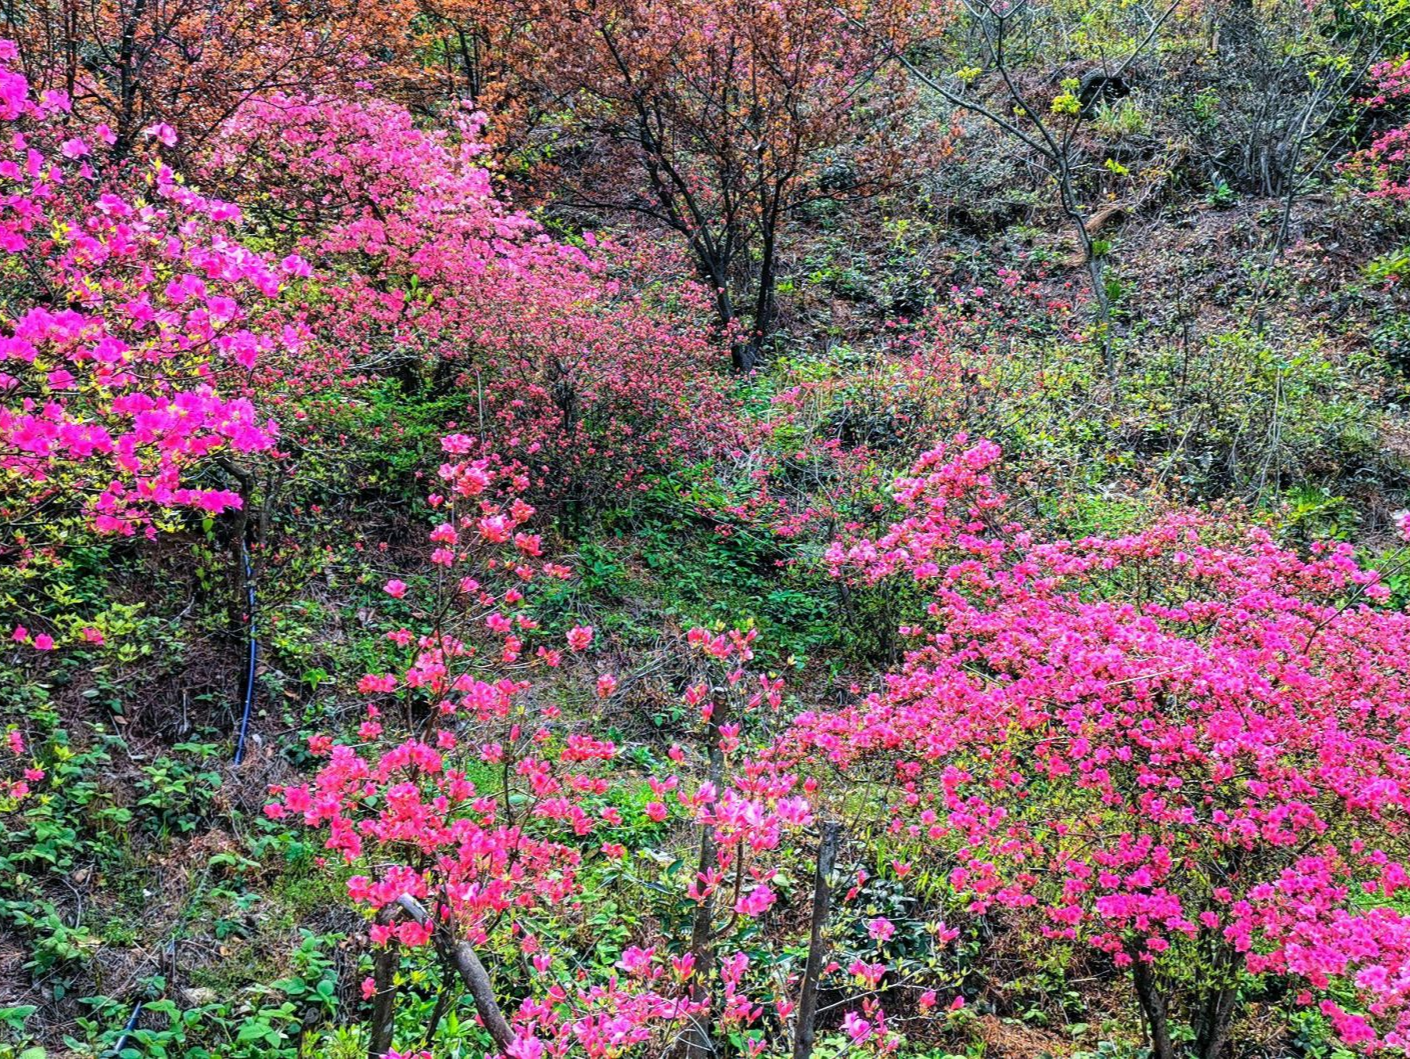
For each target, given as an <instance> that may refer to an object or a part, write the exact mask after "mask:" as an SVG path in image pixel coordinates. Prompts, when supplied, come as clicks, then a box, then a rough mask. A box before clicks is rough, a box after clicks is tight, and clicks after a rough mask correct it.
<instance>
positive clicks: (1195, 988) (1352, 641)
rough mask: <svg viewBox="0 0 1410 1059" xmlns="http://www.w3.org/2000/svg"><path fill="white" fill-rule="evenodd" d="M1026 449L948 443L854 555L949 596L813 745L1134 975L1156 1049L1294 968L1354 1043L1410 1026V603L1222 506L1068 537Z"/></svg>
mask: <svg viewBox="0 0 1410 1059" xmlns="http://www.w3.org/2000/svg"><path fill="white" fill-rule="evenodd" d="M998 458H999V452H998V448H997V446H994V445H993V444H991V443H984V442H981V443H978V444H975V445H967V444H966V443H965V442H964V440H963V439H961V440H960V442H959V443H957V445H956V446H955V447H954V448H948V447H942V448H939V449H936V450H934V451H932V452H930V453H927V454H926V455H925V456H923V457H922V458H921V459H920V460H919V461H918V462H917V463H916V465H915V467H914V468H913V470H912V474H911V476H910V477H908V478H904V479H902V480H900V481H898V482H897V484H896V492H895V497H896V501H897V503H898V504H899V506H900V515H901V517H900V519H899V521H897V522H895V523H894V524H893V525H892V526H891V528H890V529H889V530H888V531H887V532H886V533H884V534H881V535H879V536H877V537H875V538H857V539H851V540H845V541H841V542H839V543H838V544H837V545H836V546H835V547H834V548H833V550H832V552H831V553H830V556H829V558H830V561H831V562H832V563H833V565H834V568H835V571H836V574H837V576H839V577H843V578H847V579H850V580H853V581H856V582H868V581H875V580H878V579H887V578H901V579H905V580H909V581H914V582H915V583H916V584H917V585H918V586H921V587H922V588H923V589H924V590H925V593H926V595H928V597H929V602H928V604H926V606H925V609H924V612H923V613H917V614H916V615H915V617H914V619H913V624H911V625H910V626H909V627H907V628H904V629H903V630H902V632H903V635H905V636H906V637H908V638H909V641H910V648H909V650H908V651H907V653H906V657H905V664H904V666H903V667H902V668H901V670H900V671H899V672H896V673H894V674H892V675H890V676H888V677H887V679H886V685H885V688H884V689H883V690H881V691H879V692H877V693H875V694H873V695H871V696H869V697H867V698H866V699H865V700H864V701H863V702H861V703H859V704H857V705H855V706H853V707H849V708H846V709H842V710H838V711H813V712H810V713H806V714H804V715H802V716H801V717H800V718H799V719H798V721H797V724H796V727H795V730H794V733H793V735H792V739H793V740H794V741H795V742H796V745H797V747H798V748H799V751H800V752H801V753H802V754H804V755H805V756H807V755H820V756H823V757H825V758H826V760H827V761H828V762H829V763H830V764H831V765H832V766H834V767H836V768H840V769H843V770H846V771H849V772H853V771H855V772H857V773H858V774H859V775H867V774H874V775H876V776H877V777H878V778H881V777H886V778H888V779H889V780H890V781H891V783H892V784H894V786H895V790H896V794H895V795H894V796H892V797H888V798H887V799H886V803H885V805H884V811H885V814H886V819H887V820H888V821H889V828H890V830H891V831H892V832H893V833H894V835H895V840H896V841H897V842H901V843H904V844H906V846H907V847H909V848H912V849H914V850H915V852H916V854H917V855H918V856H925V857H934V858H936V859H937V861H938V862H939V863H942V864H945V865H947V866H948V867H947V870H948V874H949V884H950V886H951V887H952V888H953V889H954V890H955V891H956V892H957V893H958V894H959V895H962V896H963V897H964V899H965V900H966V901H967V902H968V906H969V909H970V911H971V912H972V913H974V914H985V913H1004V912H1006V911H1007V912H1011V913H1013V914H1018V913H1025V914H1026V913H1030V912H1031V913H1034V914H1037V915H1039V916H1040V921H1041V924H1042V928H1041V929H1042V931H1043V933H1044V934H1045V935H1047V936H1049V937H1052V938H1055V939H1068V940H1072V941H1077V942H1082V943H1086V944H1088V945H1091V946H1093V947H1095V948H1096V949H1099V950H1101V951H1102V952H1105V953H1107V954H1109V956H1110V957H1111V959H1112V960H1113V962H1114V963H1115V965H1116V966H1117V967H1119V968H1126V969H1127V970H1128V971H1129V973H1130V975H1131V979H1132V982H1133V984H1134V987H1135V992H1136V995H1137V999H1138V1000H1139V1002H1140V1004H1141V1007H1142V1008H1143V1010H1144V1012H1145V1015H1146V1018H1147V1022H1148V1025H1149V1027H1150V1032H1151V1038H1152V1045H1153V1048H1154V1049H1155V1052H1156V1054H1157V1055H1160V1056H1171V1055H1174V1054H1176V1052H1175V1045H1174V1043H1173V1041H1174V1040H1175V1039H1177V1037H1178V1032H1177V1030H1176V1026H1177V1025H1178V1024H1179V1023H1181V1022H1184V1024H1185V1025H1187V1026H1189V1027H1190V1028H1191V1032H1192V1033H1193V1035H1194V1039H1195V1041H1196V1045H1197V1047H1198V1049H1199V1051H1200V1054H1201V1055H1203V1056H1205V1057H1207V1059H1214V1057H1217V1056H1218V1055H1221V1054H1223V1053H1224V1052H1225V1051H1226V1049H1227V1047H1228V1043H1229V1034H1230V1029H1231V1024H1232V1022H1233V1020H1234V1018H1235V1017H1236V1016H1237V1015H1238V1014H1239V1012H1240V1009H1241V1005H1242V1004H1243V1003H1244V1002H1245V998H1246V997H1247V996H1248V995H1249V993H1248V992H1247V984H1248V983H1250V982H1264V983H1270V982H1272V981H1275V980H1276V981H1279V982H1285V983H1287V984H1288V987H1289V988H1292V989H1293V990H1294V991H1300V992H1298V1000H1299V1002H1301V1003H1304V1004H1312V1003H1320V1005H1321V1007H1322V1010H1323V1012H1324V1013H1325V1014H1326V1015H1327V1016H1328V1017H1329V1018H1330V1019H1331V1020H1332V1022H1333V1024H1334V1025H1335V1027H1336V1029H1337V1030H1338V1032H1339V1033H1340V1034H1341V1035H1342V1036H1343V1037H1344V1038H1345V1039H1346V1040H1348V1041H1349V1042H1352V1043H1355V1044H1358V1045H1371V1046H1374V1045H1376V1044H1383V1045H1387V1046H1394V1047H1399V1046H1401V1045H1403V1044H1404V1043H1405V1041H1406V1037H1405V1034H1406V1032H1407V1029H1410V1013H1407V1011H1406V1009H1405V1008H1404V1005H1403V999H1404V995H1405V994H1404V981H1405V979H1404V978H1403V974H1404V962H1403V957H1402V953H1401V947H1400V945H1401V943H1400V941H1399V939H1400V937H1401V936H1402V935H1403V933H1404V930H1405V927H1404V920H1403V919H1402V917H1401V915H1400V913H1399V912H1397V911H1395V909H1394V906H1393V901H1394V899H1395V898H1396V897H1397V895H1399V894H1400V893H1401V891H1402V890H1403V889H1404V887H1405V885H1406V881H1407V878H1410V877H1407V875H1406V868H1405V864H1406V849H1405V835H1406V832H1405V825H1406V821H1407V810H1410V803H1407V801H1406V795H1405V791H1404V789H1403V788H1404V777H1405V775H1406V769H1407V767H1410V754H1407V751H1406V749H1405V746H1404V741H1403V732H1404V727H1405V723H1406V712H1407V709H1410V654H1407V650H1406V645H1407V643H1410V640H1407V633H1410V625H1407V622H1410V619H1407V617H1406V616H1405V615H1404V614H1400V613H1395V612H1390V611H1387V610H1384V609H1381V608H1380V607H1378V606H1377V602H1378V601H1379V600H1381V599H1383V598H1384V597H1385V596H1386V594H1387V590H1386V589H1385V588H1384V586H1382V585H1381V584H1380V581H1379V578H1378V575H1377V574H1376V573H1375V572H1374V571H1371V570H1366V569H1363V568H1361V567H1360V566H1358V565H1357V563H1356V562H1355V561H1354V559H1353V558H1352V555H1351V549H1350V548H1349V547H1348V546H1345V545H1334V546H1325V547H1319V548H1317V549H1315V550H1314V554H1313V555H1312V556H1311V557H1308V558H1304V557H1301V556H1298V555H1296V554H1294V553H1292V552H1290V551H1288V550H1286V549H1284V548H1281V547H1279V546H1278V545H1277V544H1275V543H1274V542H1273V541H1272V540H1271V539H1270V538H1269V537H1268V535H1267V534H1266V533H1263V532H1261V531H1250V532H1248V533H1246V534H1240V533H1237V532H1220V531H1219V530H1218V528H1217V527H1215V526H1213V525H1211V524H1210V523H1208V522H1207V521H1205V520H1203V519H1201V518H1199V517H1197V516H1193V515H1175V516H1172V517H1169V518H1167V519H1165V520H1163V521H1160V522H1158V523H1156V524H1155V525H1153V526H1151V527H1150V528H1148V529H1146V530H1144V531H1142V532H1139V533H1136V534H1133V535H1131V536H1127V537H1120V538H1114V539H1106V538H1089V539H1084V540H1077V541H1053V542H1046V541H1042V540H1040V539H1038V538H1037V537H1036V535H1035V534H1033V533H1031V532H1028V531H1025V530H1023V529H1022V528H1021V527H1020V526H1018V525H1016V524H1013V523H1011V522H1009V521H1008V518H1009V516H1008V514H1007V512H1006V508H1005V501H1004V498H1003V497H1002V496H1001V495H1000V494H999V493H997V492H996V491H995V489H994V487H993V484H992V482H991V480H990V477H989V472H990V471H991V470H992V468H993V467H994V466H995V464H996V463H997V461H998ZM869 770H876V771H875V773H872V772H869ZM1377 906H1381V907H1377ZM1338 983H1342V986H1343V987H1344V990H1350V992H1346V991H1344V990H1343V991H1338V990H1337V988H1334V987H1337V986H1338ZM1263 988H1265V989H1267V988H1269V986H1268V985H1266V984H1265V986H1264V987H1263ZM1352 995H1355V996H1357V997H1359V1000H1358V1001H1357V1002H1356V1003H1352V1002H1351V1000H1350V999H1349V998H1350V996H1352ZM1319 998H1320V999H1319Z"/></svg>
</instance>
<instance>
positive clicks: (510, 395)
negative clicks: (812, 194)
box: [205, 95, 730, 514]
mask: <svg viewBox="0 0 1410 1059" xmlns="http://www.w3.org/2000/svg"><path fill="white" fill-rule="evenodd" d="M482 124H483V116H482V115H478V114H466V115H463V116H462V117H461V119H460V120H459V121H458V122H457V123H456V124H455V127H454V129H453V130H452V131H451V132H428V131H424V130H423V129H421V128H419V127H417V125H416V124H415V123H413V121H412V118H411V115H410V114H409V113H408V112H407V111H406V110H405V109H404V108H402V107H399V106H396V105H395V104H392V103H388V102H385V101H378V100H373V99H366V100H352V101H350V100H343V99H333V98H318V97H315V98H306V97H298V96H285V95H275V96H271V97H269V98H267V99H263V100H259V101H256V102H253V103H251V104H250V105H249V106H247V107H245V108H243V109H242V110H241V112H240V113H239V115H237V116H236V118H235V119H233V120H232V121H231V122H230V123H229V124H228V125H227V127H226V129H225V130H224V133H223V136H222V139H221V141H220V143H219V144H218V145H217V147H216V148H215V150H214V151H213V152H212V155H211V157H210V158H209V160H208V162H207V164H206V167H205V171H206V173H207V175H208V177H209V178H211V179H217V180H220V181H221V182H222V183H223V184H229V185H231V186H234V187H242V186H244V187H249V188H250V189H251V190H252V191H253V189H255V188H257V189H258V195H257V196H256V198H257V200H258V201H259V202H260V205H259V206H258V207H257V208H258V210H259V211H260V214H261V216H262V217H263V218H264V220H265V223H266V225H267V226H268V227H269V228H270V229H272V230H273V231H274V232H275V233H276V235H277V237H278V238H279V239H280V240H281V241H283V243H284V244H285V248H286V249H288V250H291V251H297V252H298V254H300V255H301V256H302V257H304V258H307V259H308V260H309V261H310V262H312V263H313V264H314V266H315V267H316V268H318V270H319V271H320V272H321V273H324V272H326V273H327V274H330V275H336V276H337V277H338V282H337V283H336V284H328V285H321V286H320V287H319V291H320V297H319V298H317V299H310V300H309V303H308V304H307V305H306V306H304V307H303V309H302V313H303V315H302V316H301V318H300V323H301V324H303V325H305V326H307V327H309V328H312V329H314V330H316V331H317V332H318V333H319V334H321V335H324V336H327V338H328V344H329V346H330V347H332V348H334V349H336V350H338V351H339V353H338V355H339V357H340V358H342V362H343V363H342V370H343V371H344V372H345V373H346V374H348V375H349V376H350V377H360V376H361V375H362V374H364V373H367V372H377V373H381V374H384V375H391V376H394V377H397V378H399V379H400V380H401V381H402V384H403V386H404V387H405V388H407V389H408V390H413V391H414V390H419V389H421V388H424V387H431V388H433V389H436V390H438V391H443V390H446V389H448V388H449V387H451V386H453V385H456V384H458V385H459V386H460V387H461V389H462V390H463V392H464V393H465V396H466V411H467V414H468V417H469V421H470V423H471V424H473V426H469V427H467V429H468V430H469V431H470V432H471V433H472V435H473V436H474V437H475V439H476V441H477V443H478V445H479V452H480V454H481V455H483V456H486V457H492V458H494V459H497V460H500V461H502V462H504V463H505V464H513V465H516V466H518V467H521V468H522V469H523V471H524V472H525V473H526V474H527V475H528V476H529V480H530V483H531V488H532V490H533V492H534V494H535V495H536V496H537V497H538V498H539V499H540V500H541V501H548V502H551V503H553V504H554V505H555V506H558V507H562V506H564V505H567V506H569V508H570V510H571V511H572V512H573V513H575V514H577V513H581V511H582V509H583V506H584V505H587V504H589V503H591V502H593V501H595V500H600V499H603V498H606V497H609V496H625V497H630V495H631V494H632V493H634V492H636V491H638V490H640V489H643V488H645V486H646V483H645V476H646V475H647V473H648V472H650V471H652V470H659V469H661V468H663V467H666V466H669V465H671V464H672V463H674V462H675V461H678V460H680V459H683V458H690V457H691V456H692V455H696V456H698V455H701V454H704V453H708V452H711V451H713V450H714V449H715V448H716V447H717V446H719V445H721V444H723V443H724V442H725V441H727V440H728V437H729V435H730V428H729V427H728V425H727V423H728V416H727V405H726V402H725V401H724V399H723V396H722V388H721V387H722V383H721V382H720V380H719V378H718V377H717V375H716V373H715V371H714V370H713V368H712V365H713V364H714V363H715V361H717V360H718V357H717V356H716V355H715V353H714V350H713V342H712V339H711V338H710V335H709V333H708V331H707V330H706V328H705V327H704V326H703V325H702V323H701V322H700V321H701V320H702V319H703V318H704V316H705V314H706V312H707V311H708V308H707V306H706V303H705V299H704V295H703V293H702V292H700V291H698V290H696V289H695V288H694V287H693V286H691V285H688V284H687V285H683V286H680V287H678V288H676V289H675V290H673V294H674V296H675V298H676V300H677V302H678V303H679V307H677V308H671V307H669V306H668V305H667V304H665V302H664V301H663V300H662V299H659V298H652V299H648V298H646V297H644V296H643V294H642V293H641V292H640V291H637V290H635V289H634V288H633V287H632V286H631V285H630V284H628V283H623V282H621V280H619V279H618V278H616V277H615V276H613V275H611V274H610V273H609V271H608V269H607V266H606V264H605V261H606V260H609V259H611V258H613V257H616V258H621V257H622V256H623V254H622V251H620V250H618V249H616V248H603V247H600V246H599V245H598V243H597V240H596V239H595V238H594V237H593V236H592V235H591V234H590V233H589V234H587V235H585V236H583V237H582V239H581V240H579V243H580V244H581V245H576V244H573V243H569V242H566V241H562V240H559V239H555V238H553V237H551V236H550V235H549V234H548V233H547V232H545V231H544V229H543V228H542V227H541V226H540V225H539V224H538V223H537V222H536V221H534V220H533V219H532V218H530V217H529V216H528V215H527V214H525V213H523V212H522V211H518V210H515V209H513V208H512V207H511V206H510V205H508V204H507V203H506V202H505V201H504V200H503V199H502V197H501V196H500V195H499V194H498V192H497V191H496V190H495V188H494V184H493V172H492V170H490V169H489V168H487V163H486V162H485V160H484V157H483V155H484V147H483V145H482V144H481V143H480V141H479V133H480V128H481V125H482ZM623 264H629V262H626V261H623Z"/></svg>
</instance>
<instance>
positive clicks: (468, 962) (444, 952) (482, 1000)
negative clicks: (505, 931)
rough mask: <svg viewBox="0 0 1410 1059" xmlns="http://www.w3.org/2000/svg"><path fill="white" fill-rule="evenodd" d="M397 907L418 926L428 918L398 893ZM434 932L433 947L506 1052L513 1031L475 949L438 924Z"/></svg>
mask: <svg viewBox="0 0 1410 1059" xmlns="http://www.w3.org/2000/svg"><path fill="white" fill-rule="evenodd" d="M397 904H399V905H401V907H402V908H404V909H405V910H406V911H407V913H408V914H409V915H410V916H411V917H412V918H413V919H415V920H416V921H417V922H418V923H426V922H427V921H429V919H430V916H429V914H428V913H427V912H426V910H425V909H424V908H422V907H421V904H420V902H418V901H417V900H416V898H414V897H412V896H411V895H410V894H402V895H401V896H400V897H399V898H397ZM435 931H436V933H435V940H436V948H437V950H438V951H439V952H440V953H441V956H442V957H443V958H444V959H445V960H446V961H447V962H448V963H450V965H451V966H452V967H454V968H455V969H456V971H458V972H459V973H460V979H461V981H463V982H464V983H465V988H466V989H468V990H469V991H470V998H471V999H472V1000H474V1001H475V1010H476V1011H477V1012H478V1013H479V1015H480V1021H481V1022H483V1023H484V1024H485V1029H487V1030H489V1033H490V1036H491V1037H493V1038H494V1042H495V1044H496V1045H497V1046H498V1047H499V1050H500V1051H501V1052H507V1051H509V1048H510V1046H511V1045H513V1043H514V1031H513V1030H512V1029H510V1027H509V1020H508V1019H506V1018H505V1017H504V1012H503V1011H501V1010H500V1007H499V1001H497V1000H496V999H495V995H494V983H493V982H491V981H490V973H489V972H488V971H487V970H485V965H484V964H483V963H481V962H480V957H479V954H478V953H476V952H475V947H474V946H473V945H471V944H470V943H469V942H468V941H465V940H463V939H462V940H460V941H455V940H454V939H452V938H449V937H447V936H446V935H445V933H444V931H443V930H442V929H441V928H440V926H439V924H437V925H436V927H435Z"/></svg>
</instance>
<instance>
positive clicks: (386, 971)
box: [367, 905, 401, 1059]
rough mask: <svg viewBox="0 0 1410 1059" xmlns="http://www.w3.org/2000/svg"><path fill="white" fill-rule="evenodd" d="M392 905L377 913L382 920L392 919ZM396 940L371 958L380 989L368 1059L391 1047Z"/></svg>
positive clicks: (397, 957)
mask: <svg viewBox="0 0 1410 1059" xmlns="http://www.w3.org/2000/svg"><path fill="white" fill-rule="evenodd" d="M391 908H392V906H391V905H388V906H387V907H386V908H384V909H382V911H381V912H379V913H378V914H377V919H378V921H379V922H383V923H385V922H387V920H388V919H390V918H391V917H390V915H389V913H390V911H391ZM400 955H401V954H400V953H399V952H398V951H397V943H396V942H395V941H390V942H388V943H387V946H386V947H385V948H384V949H382V950H381V951H380V952H378V953H377V954H376V956H374V957H373V959H372V982H373V984H374V985H375V986H376V987H377V992H376V993H374V994H373V996H372V1025H371V1027H370V1030H369V1040H368V1044H367V1059H382V1056H384V1055H386V1054H387V1053H388V1052H390V1051H391V1050H392V1037H393V1028H394V1026H395V1024H396V1014H397V987H396V974H397V964H398V963H399V962H400Z"/></svg>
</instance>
